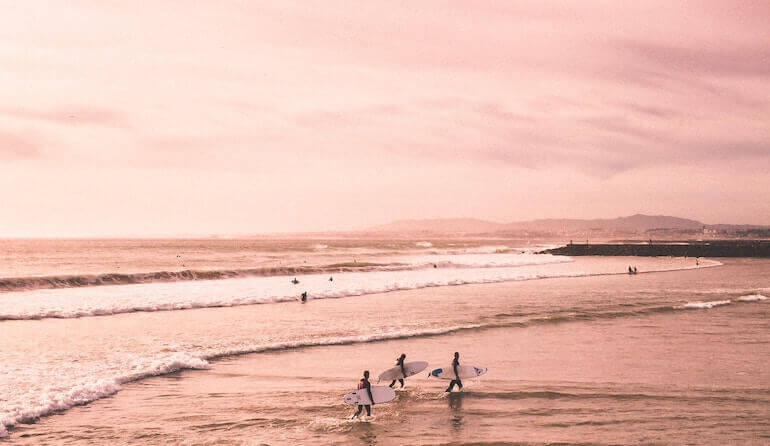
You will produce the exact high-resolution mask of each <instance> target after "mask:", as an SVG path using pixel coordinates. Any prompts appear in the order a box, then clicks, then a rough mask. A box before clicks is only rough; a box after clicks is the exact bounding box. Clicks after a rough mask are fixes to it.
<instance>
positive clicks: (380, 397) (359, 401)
mask: <svg viewBox="0 0 770 446" xmlns="http://www.w3.org/2000/svg"><path fill="white" fill-rule="evenodd" d="M372 396H373V397H374V403H375V404H382V403H387V402H388V401H393V399H394V398H395V397H396V391H395V390H393V389H391V388H390V387H388V386H372ZM342 400H343V401H345V404H349V405H351V406H358V405H367V404H372V400H370V399H369V393H368V392H367V391H366V389H358V390H354V391H352V392H348V393H346V394H345V396H344V397H342Z"/></svg>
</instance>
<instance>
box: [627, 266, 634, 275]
mask: <svg viewBox="0 0 770 446" xmlns="http://www.w3.org/2000/svg"><path fill="white" fill-rule="evenodd" d="M633 273H634V269H633V268H631V265H628V274H633Z"/></svg>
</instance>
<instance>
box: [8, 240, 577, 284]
mask: <svg viewBox="0 0 770 446" xmlns="http://www.w3.org/2000/svg"><path fill="white" fill-rule="evenodd" d="M318 246H320V245H318ZM319 249H320V248H319ZM391 260H392V261H389V262H385V263H379V262H355V261H354V262H345V263H333V264H329V265H313V266H304V265H303V266H274V267H262V268H244V269H222V270H191V269H185V270H172V271H153V272H138V273H104V274H83V275H66V276H28V277H8V278H0V292H13V291H23V290H35V289H56V288H82V287H93V286H104V285H135V284H144V283H164V282H181V281H192V280H222V279H238V278H246V277H274V276H291V275H297V276H299V275H309V274H329V273H347V272H375V271H409V270H419V269H424V268H429V267H434V266H435V267H439V266H440V267H442V268H500V267H505V266H510V267H516V266H528V265H541V264H547V263H562V262H571V261H572V259H570V258H569V257H564V256H553V255H549V254H515V255H511V254H508V255H505V254H504V255H479V254H466V255H457V256H449V255H444V256H426V255H419V256H409V257H398V258H395V259H391Z"/></svg>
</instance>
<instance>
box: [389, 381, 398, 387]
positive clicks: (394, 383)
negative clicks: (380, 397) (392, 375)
mask: <svg viewBox="0 0 770 446" xmlns="http://www.w3.org/2000/svg"><path fill="white" fill-rule="evenodd" d="M395 385H396V380H395V379H394V380H393V382H392V383H390V385H389V386H388V387H393V386H395Z"/></svg>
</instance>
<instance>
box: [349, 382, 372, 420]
mask: <svg viewBox="0 0 770 446" xmlns="http://www.w3.org/2000/svg"><path fill="white" fill-rule="evenodd" d="M358 388H359V389H366V393H368V394H369V401H371V402H372V404H371V405H369V404H359V405H358V410H357V411H356V413H354V414H353V416H352V417H350V419H351V420H352V419H353V418H356V417H357V416H359V415H361V411H362V410H364V408H366V416H367V417H368V416H371V415H372V406H373V405H374V396H372V385H371V384H370V383H369V370H364V377H363V378H361V380H360V381H358Z"/></svg>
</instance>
